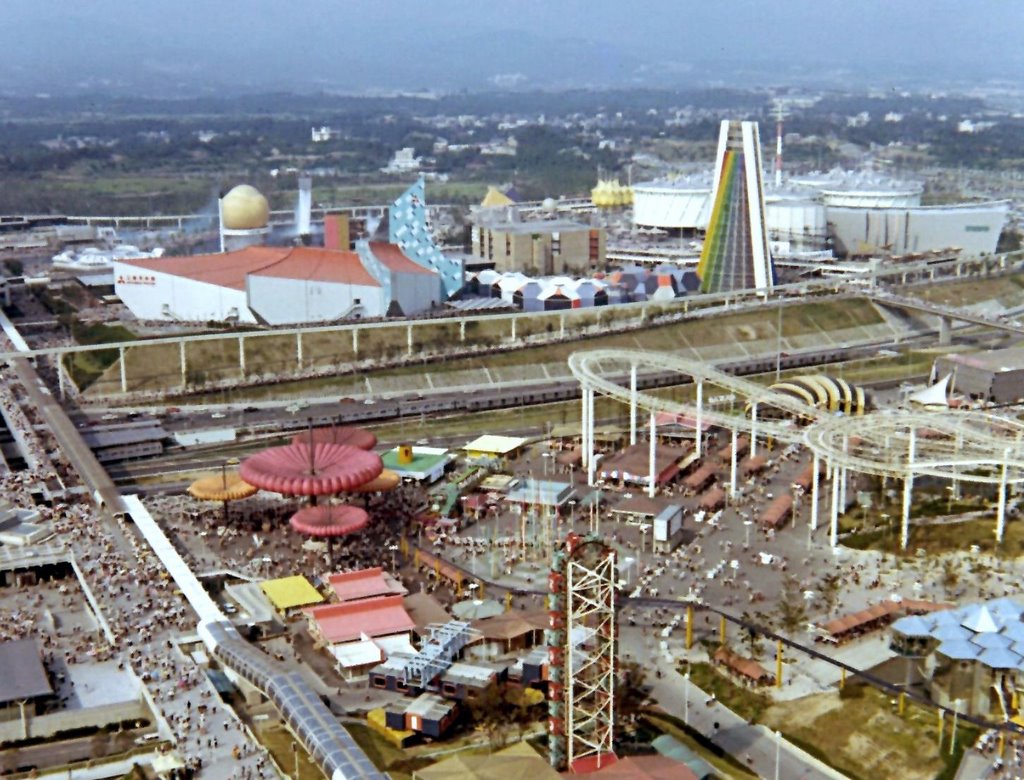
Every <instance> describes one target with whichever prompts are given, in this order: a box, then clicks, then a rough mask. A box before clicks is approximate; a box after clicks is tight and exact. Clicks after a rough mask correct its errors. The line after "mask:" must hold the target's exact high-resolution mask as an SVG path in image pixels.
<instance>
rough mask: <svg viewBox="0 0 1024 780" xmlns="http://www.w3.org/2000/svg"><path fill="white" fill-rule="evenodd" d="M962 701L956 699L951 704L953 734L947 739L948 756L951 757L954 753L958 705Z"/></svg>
mask: <svg viewBox="0 0 1024 780" xmlns="http://www.w3.org/2000/svg"><path fill="white" fill-rule="evenodd" d="M962 701H963V699H957V700H956V701H954V702H953V733H952V734H951V735H950V739H949V755H953V753H955V752H956V721H957V718H958V716H959V715H960V704H961V702H962Z"/></svg>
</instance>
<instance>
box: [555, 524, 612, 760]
mask: <svg viewBox="0 0 1024 780" xmlns="http://www.w3.org/2000/svg"><path fill="white" fill-rule="evenodd" d="M615 582H616V572H615V553H614V551H613V550H611V549H610V548H609V547H607V546H606V545H605V544H604V542H603V541H601V539H600V537H598V536H596V535H594V536H588V537H580V536H577V535H576V534H570V535H569V537H568V539H567V540H566V546H565V550H564V552H563V551H559V552H557V553H556V554H555V556H554V558H553V560H552V571H551V575H550V579H549V585H550V589H551V618H550V628H549V630H548V632H547V641H548V644H549V654H550V657H549V661H550V665H549V668H550V670H551V673H550V677H551V684H550V687H549V694H548V695H549V707H548V712H549V729H550V732H551V733H550V738H549V743H548V744H549V758H550V761H551V765H552V766H554V767H556V768H559V769H568V770H570V771H573V770H580V771H589V770H592V769H597V768H599V767H600V766H602V765H603V764H604V763H607V762H608V761H614V760H615V759H614V751H613V734H614V729H615Z"/></svg>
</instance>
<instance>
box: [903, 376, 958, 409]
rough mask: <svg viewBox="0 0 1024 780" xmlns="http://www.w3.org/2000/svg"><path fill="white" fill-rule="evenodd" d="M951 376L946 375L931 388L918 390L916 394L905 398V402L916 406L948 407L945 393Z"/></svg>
mask: <svg viewBox="0 0 1024 780" xmlns="http://www.w3.org/2000/svg"><path fill="white" fill-rule="evenodd" d="M952 376H953V375H952V374H946V376H944V377H943V378H942V379H940V380H939V381H938V382H936V383H935V384H934V385H932V386H931V387H926V388H924V389H923V390H918V391H917V392H916V393H912V394H911V395H910V396H909V397H908V398H907V401H909V402H910V403H912V404H918V405H919V406H949V401H948V400H947V398H946V392H947V389H948V388H949V380H950V378H951V377H952Z"/></svg>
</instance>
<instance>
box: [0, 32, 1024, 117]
mask: <svg viewBox="0 0 1024 780" xmlns="http://www.w3.org/2000/svg"><path fill="white" fill-rule="evenodd" d="M141 24H142V23H141V22H139V21H135V22H133V21H132V19H127V20H119V22H118V24H117V25H114V26H112V29H111V35H110V37H109V39H104V40H97V39H96V38H95V37H93V36H91V35H88V34H83V32H82V29H81V28H79V27H76V25H75V24H74V19H73V18H72V19H70V20H68V19H64V20H60V19H56V18H54V19H50V20H48V22H47V23H46V24H45V25H44V26H45V29H46V32H45V39H46V45H45V46H40V45H39V41H38V40H34V39H33V36H39V35H41V33H40V32H39V29H37V28H35V27H32V28H25V29H20V30H19V28H18V27H17V25H15V26H14V30H13V32H12V31H11V30H10V29H9V30H8V31H7V32H3V31H0V90H2V91H4V92H6V93H8V94H33V93H37V92H48V93H52V94H68V93H88V92H103V93H108V94H121V95H149V96H153V97H175V96H193V95H203V94H205V95H214V94H223V93H225V92H229V93H251V92H266V91H269V90H287V91H299V92H302V91H314V90H315V91H336V92H345V93H367V92H374V91H387V90H396V89H402V90H420V89H429V90H442V91H453V90H463V89H465V90H472V91H478V90H487V89H493V88H496V87H497V88H501V89H509V88H511V89H529V90H536V89H563V88H575V87H592V88H618V87H630V86H635V87H670V88H676V87H683V88H687V87H697V86H704V85H721V86H735V87H739V88H743V87H753V86H763V85H777V84H786V85H821V86H837V85H845V86H851V87H853V86H865V85H869V84H871V85H877V84H879V83H881V84H885V83H888V82H894V81H896V82H898V83H899V84H900V85H901V86H904V87H911V86H915V85H927V84H929V83H934V84H936V85H942V86H943V87H950V86H952V85H953V82H955V81H970V80H972V79H973V80H975V81H976V80H977V79H981V78H986V77H992V76H996V75H999V74H1003V75H1007V74H1008V75H1010V76H1011V77H1013V73H1012V72H1011V70H1012V68H1013V67H1014V66H1016V68H1017V70H1016V72H1017V73H1019V72H1021V70H1022V68H1021V67H1020V66H1021V56H1020V54H1019V53H1018V54H1016V55H1015V58H1016V59H1015V60H1014V61H1012V62H1011V61H1007V60H1005V59H1004V60H1002V61H993V60H991V59H986V58H983V57H977V56H969V58H968V59H969V61H968V62H967V63H966V64H965V63H964V62H963V61H956V60H952V59H942V58H940V57H939V55H938V54H935V55H934V56H930V57H929V58H928V60H927V61H924V60H920V61H918V60H915V59H914V57H913V55H912V54H911V53H909V52H908V51H903V50H894V51H893V52H892V54H891V56H888V57H885V58H877V57H875V58H871V57H864V56H862V54H861V53H859V52H857V51H856V50H853V49H851V50H850V52H849V56H848V57H846V56H844V54H843V50H842V49H841V48H837V51H836V52H830V54H829V56H828V58H827V59H824V60H822V61H816V60H815V57H816V56H818V57H820V55H816V54H815V52H816V51H818V50H820V47H819V49H812V50H809V51H801V50H799V49H794V50H792V51H790V52H787V53H785V54H782V55H779V54H777V53H773V52H772V51H770V50H768V49H766V48H760V49H759V48H749V49H743V50H742V56H741V54H740V53H738V49H737V47H732V48H731V49H729V50H727V49H726V48H724V47H720V46H717V45H716V44H715V42H714V41H713V40H704V39H703V38H702V36H701V35H700V33H699V31H698V32H692V31H691V33H690V34H689V35H687V36H685V37H680V43H679V44H678V45H668V44H666V43H665V41H662V42H661V43H660V45H655V44H654V43H652V44H651V45H650V46H645V42H644V41H642V40H637V39H636V38H623V39H622V40H621V41H617V42H615V43H608V42H602V41H598V40H594V39H592V38H589V37H585V36H582V35H581V36H574V35H572V34H571V33H572V31H571V30H569V31H562V34H557V35H556V34H553V33H548V32H547V31H545V30H540V31H526V30H521V29H506V30H498V31H491V32H480V31H475V32H471V33H470V32H464V33H453V32H451V31H449V33H448V34H446V35H441V36H431V35H427V34H418V33H417V32H416V31H410V30H404V29H399V30H397V31H395V32H382V31H380V30H375V31H374V33H373V34H368V35H363V36H360V35H357V34H355V33H353V31H352V30H345V29H344V28H341V29H339V31H338V34H337V36H334V35H333V34H332V33H333V32H334V31H332V29H331V28H330V26H329V25H327V26H322V27H316V26H306V27H304V28H302V29H297V30H295V31H294V32H291V31H289V30H274V31H271V32H268V31H267V30H265V29H261V30H260V31H259V33H258V34H257V33H256V32H255V31H253V30H249V29H248V28H247V27H245V26H244V25H241V26H240V28H239V29H225V30H224V31H223V32H222V33H218V31H217V25H216V24H213V23H211V24H210V25H209V27H208V28H205V27H204V28H194V29H193V30H192V31H191V32H192V34H190V35H189V36H187V37H184V36H181V35H177V36H162V35H160V34H158V31H154V30H151V29H149V28H145V27H143V26H141ZM23 26H24V25H23ZM565 32H568V33H569V34H564V33H565ZM777 49H778V47H775V50H777Z"/></svg>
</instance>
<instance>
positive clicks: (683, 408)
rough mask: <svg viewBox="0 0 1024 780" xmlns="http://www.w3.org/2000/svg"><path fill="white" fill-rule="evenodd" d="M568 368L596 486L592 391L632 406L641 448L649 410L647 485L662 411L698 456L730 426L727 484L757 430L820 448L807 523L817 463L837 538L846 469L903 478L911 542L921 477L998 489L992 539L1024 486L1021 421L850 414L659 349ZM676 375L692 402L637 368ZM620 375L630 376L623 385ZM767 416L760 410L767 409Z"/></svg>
mask: <svg viewBox="0 0 1024 780" xmlns="http://www.w3.org/2000/svg"><path fill="white" fill-rule="evenodd" d="M569 368H570V370H571V371H572V373H573V376H575V377H576V379H577V380H579V382H580V386H581V389H582V391H583V392H582V395H583V465H584V468H586V469H587V475H588V481H589V482H590V484H593V483H594V477H595V466H596V459H595V458H594V396H595V395H596V394H600V395H603V396H606V397H609V398H614V399H616V400H618V401H621V402H622V403H624V404H627V405H628V406H629V407H630V443H631V444H636V439H637V417H638V410H639V409H644V410H645V411H647V412H648V413H649V417H650V427H651V437H650V441H651V458H650V459H651V472H652V479H651V480H650V481H649V486H648V489H649V491H650V492H651V494H652V495H653V492H654V484H655V483H654V479H653V472H654V454H655V447H654V443H655V440H656V435H655V434H656V415H657V414H659V413H668V414H672V415H680V416H683V417H688V418H690V419H691V420H692V421H693V424H694V428H695V430H696V431H697V435H696V437H695V443H696V453H697V455H698V456H699V455H701V454H702V435H701V432H702V430H703V428H704V426H705V425H714V426H718V427H721V428H725V429H729V430H731V431H732V434H733V439H734V446H733V448H732V450H733V456H732V464H731V475H732V479H731V482H730V489H731V490H735V485H736V462H735V458H736V455H735V452H736V447H735V439H736V436H737V434H738V433H740V432H742V433H744V434H746V435H749V436H750V453H751V455H754V454H756V450H757V438H758V436H759V435H764V436H771V437H773V438H775V439H778V440H780V441H784V442H789V443H799V444H804V445H806V446H807V447H809V448H810V450H811V451H812V453H813V454H814V461H815V465H814V468H813V469H812V473H813V475H814V478H813V482H812V493H813V495H812V500H811V528H812V530H814V529H815V528H816V527H817V514H818V482H819V479H818V473H819V461H824V463H825V464H826V466H827V468H828V471H829V472H830V473H831V474H832V477H833V483H832V489H833V500H832V504H831V515H832V517H831V539H832V544H833V546H835V545H836V544H837V534H838V510H839V507H840V506H841V505H842V506H845V504H846V482H847V480H846V475H847V472H848V471H849V470H854V471H858V472H861V473H865V474H872V475H876V476H881V477H891V478H896V479H900V480H903V484H904V491H903V518H902V519H903V522H902V534H901V542H902V545H903V546H904V547H906V545H907V541H908V534H909V520H910V504H911V497H912V491H913V482H914V477H915V476H932V477H938V478H942V479H948V480H951V481H952V482H953V486H954V490H957V489H959V483H961V482H969V483H981V484H993V485H997V486H998V509H997V517H996V540H997V541H1002V537H1003V530H1004V527H1005V509H1006V488H1007V485H1011V484H1021V483H1024V424H1022V423H1020V422H1018V421H1016V420H1011V419H1007V418H1003V417H998V416H996V415H992V414H987V413H983V412H969V411H960V412H956V413H953V414H950V413H948V412H941V413H940V412H932V413H929V412H918V411H905V410H883V411H877V412H872V413H869V414H867V415H864V416H858V417H851V416H845V415H841V414H834V413H830V412H828V411H826V410H822V409H819V408H815V407H810V406H808V405H806V404H804V403H802V402H801V401H799V400H797V399H795V398H794V397H793V396H791V395H789V394H785V393H780V392H777V391H775V390H773V389H771V388H770V387H765V386H763V385H759V384H756V383H755V382H751V381H750V380H747V379H743V378H741V377H736V376H732V375H731V374H727V373H725V372H724V371H721V370H720V369H718V368H716V367H715V366H713V365H711V364H708V363H703V362H701V361H697V360H690V359H687V358H684V357H680V356H678V355H673V354H669V353H663V352H644V351H639V350H637V351H629V350H592V351H587V352H576V353H573V354H572V355H571V356H570V357H569ZM665 371H674V372H676V373H678V374H679V375H680V376H681V377H689V378H690V379H691V380H692V381H693V383H694V385H695V386H696V398H695V400H694V402H692V403H689V402H681V401H673V400H671V399H667V398H662V397H658V396H655V395H652V394H649V393H644V392H640V391H639V390H638V389H637V377H638V374H639V373H641V372H645V373H646V372H665ZM622 381H628V385H627V386H624V385H623V384H622ZM709 390H711V391H712V392H715V391H717V392H720V393H721V392H724V393H725V396H724V397H728V398H731V399H733V401H732V403H731V404H730V408H729V409H723V408H718V406H720V405H719V404H714V405H705V401H704V399H705V397H706V396H707V393H708V391H709ZM766 407H769V408H772V409H773V410H778V411H782V412H783V413H785V414H787V415H789V416H787V417H783V418H781V419H778V418H777V419H764V418H763V416H762V417H761V418H759V415H758V410H759V408H760V409H761V410H764V409H765V408H766ZM762 415H763V412H762Z"/></svg>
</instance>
